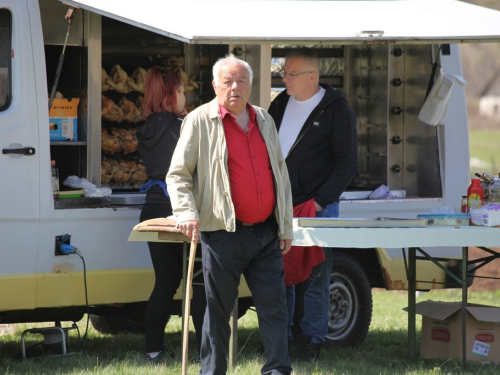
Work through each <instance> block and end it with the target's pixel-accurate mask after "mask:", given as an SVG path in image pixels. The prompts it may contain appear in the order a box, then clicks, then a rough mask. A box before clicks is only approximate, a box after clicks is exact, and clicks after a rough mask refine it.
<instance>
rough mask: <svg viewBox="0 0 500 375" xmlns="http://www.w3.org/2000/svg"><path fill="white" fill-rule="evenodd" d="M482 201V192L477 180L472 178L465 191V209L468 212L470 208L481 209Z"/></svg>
mask: <svg viewBox="0 0 500 375" xmlns="http://www.w3.org/2000/svg"><path fill="white" fill-rule="evenodd" d="M483 201H484V190H483V187H482V186H481V184H480V180H479V178H472V179H471V184H470V186H469V188H468V189H467V207H469V211H470V209H471V208H478V207H481V205H482V204H483Z"/></svg>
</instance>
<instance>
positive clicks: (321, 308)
mask: <svg viewBox="0 0 500 375" xmlns="http://www.w3.org/2000/svg"><path fill="white" fill-rule="evenodd" d="M281 75H282V77H283V82H284V83H285V85H286V91H284V92H282V93H281V94H280V95H279V96H278V97H276V99H274V100H273V102H272V103H271V106H270V108H269V113H270V114H271V116H272V117H273V119H274V121H275V123H276V126H277V128H278V132H279V138H280V143H281V147H282V151H283V155H285V157H286V164H287V168H288V173H289V175H290V182H291V186H292V196H293V205H294V207H296V206H298V205H301V204H303V203H305V202H308V201H312V202H314V208H315V211H316V217H338V216H339V198H340V195H341V194H342V192H343V191H344V190H345V189H346V187H347V185H348V184H349V182H350V181H351V179H352V178H353V176H354V174H355V173H356V170H357V164H358V162H357V135H356V119H355V115H354V112H353V111H352V110H351V108H350V107H349V104H348V103H347V99H346V98H345V95H344V94H342V93H339V92H337V91H336V90H335V89H333V88H332V87H330V86H328V85H323V84H319V76H320V64H319V58H318V54H317V53H316V51H314V50H312V49H310V48H298V49H294V50H292V51H291V52H289V53H288V54H287V56H286V60H285V70H284V71H283V72H282V74H281ZM324 252H325V261H323V262H322V263H320V264H318V265H316V266H315V267H314V268H313V269H312V273H311V275H310V276H309V278H308V279H307V280H306V281H304V282H303V283H302V285H301V286H302V290H303V291H304V301H303V303H304V306H305V308H304V316H303V317H302V319H301V321H300V328H301V331H302V334H301V335H300V336H299V337H296V338H292V337H291V326H292V322H293V313H294V305H295V288H294V286H290V287H287V303H288V311H289V314H290V317H289V321H290V324H289V326H290V329H289V339H292V340H293V341H294V343H293V350H292V358H293V357H294V358H295V359H298V360H311V359H319V357H320V352H321V347H322V345H323V344H324V342H325V336H326V334H327V332H328V320H329V314H328V312H329V310H328V309H329V304H330V293H329V287H330V274H331V270H332V252H331V249H329V248H324ZM285 262H286V258H285Z"/></svg>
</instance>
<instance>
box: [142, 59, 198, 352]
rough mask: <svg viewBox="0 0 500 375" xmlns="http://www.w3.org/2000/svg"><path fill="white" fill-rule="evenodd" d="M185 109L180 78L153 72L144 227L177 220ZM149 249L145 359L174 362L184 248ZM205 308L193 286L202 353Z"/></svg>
mask: <svg viewBox="0 0 500 375" xmlns="http://www.w3.org/2000/svg"><path fill="white" fill-rule="evenodd" d="M185 105H186V98H185V96H184V85H183V84H182V80H181V77H180V76H179V75H178V74H177V73H175V72H173V71H172V70H167V69H162V68H160V67H158V66H155V67H153V68H151V69H149V70H148V72H147V75H146V85H145V89H144V107H143V116H144V118H145V119H146V122H145V123H144V125H142V126H141V127H139V128H138V129H137V139H138V141H139V153H140V155H141V158H142V160H143V162H144V166H145V167H146V173H147V176H148V181H147V182H146V183H145V184H144V185H143V186H142V187H141V192H146V202H145V204H144V206H143V208H142V211H141V216H140V221H141V222H142V221H145V220H149V219H155V218H159V217H167V216H170V215H172V206H171V204H170V198H169V196H168V192H167V185H166V183H165V176H166V174H167V171H168V168H169V167H170V161H171V159H172V154H173V152H174V149H175V146H176V144H177V140H178V139H179V135H180V128H181V123H182V119H181V118H180V117H183V116H185V115H186V113H187V112H186V110H185ZM148 246H149V252H150V254H151V260H152V263H153V269H154V273H155V285H154V288H153V292H152V293H151V296H150V297H149V301H148V304H147V307H146V316H145V326H146V327H145V328H146V329H145V334H146V358H147V359H152V360H164V359H165V355H166V354H167V355H169V356H171V357H173V352H172V351H171V350H169V349H168V348H167V347H166V346H165V345H164V336H165V327H166V325H167V323H168V320H169V318H170V307H171V304H172V301H173V298H174V295H175V292H176V291H177V288H178V287H179V285H180V282H181V279H182V262H183V257H182V244H173V243H160V242H148ZM198 256H199V255H198ZM200 257H201V256H200ZM202 278H203V274H200V275H199V276H197V278H195V280H193V282H195V283H200V284H203V279H202ZM198 279H201V280H198ZM205 306H206V298H205V289H204V286H203V285H193V301H192V309H191V311H192V316H193V324H194V326H195V329H196V336H197V339H198V350H199V348H200V344H201V327H202V324H203V315H204V313H205ZM187 318H189V317H187Z"/></svg>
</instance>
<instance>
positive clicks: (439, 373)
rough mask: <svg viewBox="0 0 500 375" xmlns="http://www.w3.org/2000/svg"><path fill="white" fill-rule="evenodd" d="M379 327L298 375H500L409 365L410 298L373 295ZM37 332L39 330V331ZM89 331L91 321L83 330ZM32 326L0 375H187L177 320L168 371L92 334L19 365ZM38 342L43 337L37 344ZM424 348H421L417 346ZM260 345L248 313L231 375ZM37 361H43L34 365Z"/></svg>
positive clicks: (252, 363)
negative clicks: (56, 353)
mask: <svg viewBox="0 0 500 375" xmlns="http://www.w3.org/2000/svg"><path fill="white" fill-rule="evenodd" d="M373 297H374V298H373V301H374V306H373V319H372V324H371V327H370V331H369V333H368V336H367V338H366V340H365V341H364V342H363V343H362V344H361V345H360V346H358V347H355V348H336V347H329V348H327V349H325V350H324V351H323V355H322V358H321V360H320V361H317V362H312V363H294V364H293V367H294V369H295V371H294V374H295V375H360V374H361V375H365V374H366V375H379V374H385V375H389V374H391V375H400V374H401V375H405V374H408V375H410V374H411V375H445V374H488V375H489V374H491V375H493V374H498V373H500V365H495V364H479V363H475V362H469V363H468V364H467V371H462V370H461V362H460V361H456V360H446V359H443V360H418V361H417V362H416V363H410V362H409V361H408V357H407V356H408V331H407V327H408V324H407V319H408V316H407V313H406V312H405V311H403V310H402V309H403V308H404V307H406V306H407V299H408V295H407V293H406V292H404V291H402V292H387V291H380V290H374V293H373ZM499 297H500V293H499V292H488V293H477V292H471V293H470V294H469V301H470V302H475V303H482V304H487V305H496V306H499V305H500V298H499ZM428 299H431V300H442V301H459V300H460V294H459V291H457V290H451V291H450V290H448V291H437V290H435V291H432V292H429V293H424V294H420V295H419V296H418V298H417V301H422V300H428ZM37 326H39V325H37ZM78 326H79V327H80V330H81V331H82V333H83V331H84V330H85V320H82V321H80V322H79V323H78ZM420 326H421V318H420V316H417V331H418V334H417V336H418V337H420ZM31 327H34V325H18V326H17V332H16V334H14V335H5V336H0V373H1V374H4V375H14V374H16V375H25V374H47V375H49V374H50V375H52V374H57V375H63V374H64V375H83V374H99V375H104V374H106V375H153V374H172V375H179V374H181V360H180V358H181V331H180V329H181V323H180V319H179V318H177V317H175V318H172V321H171V322H170V323H169V325H168V326H167V332H168V334H167V341H168V344H169V345H170V347H171V348H172V349H173V350H174V352H175V354H176V357H175V358H174V359H173V360H170V361H167V362H166V363H163V364H152V363H150V362H145V361H144V360H142V349H143V346H144V338H143V336H141V335H132V334H127V335H117V336H105V335H101V334H99V333H98V332H95V331H94V330H93V329H92V328H90V330H89V336H88V338H87V340H86V341H85V343H84V345H83V351H82V352H77V353H75V354H74V355H71V356H66V357H49V356H41V355H40V347H39V345H38V346H37V344H38V343H39V341H40V337H41V336H40V335H31V334H28V335H26V340H27V346H28V347H31V349H29V351H28V356H30V357H31V359H29V360H25V361H21V360H20V354H21V333H22V331H23V330H24V329H27V328H31ZM38 336H40V337H38ZM195 341H196V340H195V337H194V332H193V331H191V332H190V353H189V355H190V358H195V356H196V351H195V350H194V349H193V347H194V346H195ZM70 345H71V347H72V348H73V351H76V349H77V348H78V337H77V335H76V333H75V330H73V331H71V334H70ZM417 346H418V348H419V347H420V343H419V342H418V343H417ZM261 351H262V343H261V340H260V335H259V331H258V326H257V320H256V315H255V312H252V311H250V312H249V313H247V314H246V315H245V316H244V317H243V318H241V319H240V321H239V336H238V365H237V367H236V368H235V369H234V370H232V371H230V372H229V373H228V374H229V375H257V374H260V368H261V366H262V365H263V363H264V358H263V356H262V354H261ZM36 356H38V357H36ZM198 372H199V366H198V365H197V364H196V363H194V362H192V363H191V364H190V366H189V374H192V375H195V374H198Z"/></svg>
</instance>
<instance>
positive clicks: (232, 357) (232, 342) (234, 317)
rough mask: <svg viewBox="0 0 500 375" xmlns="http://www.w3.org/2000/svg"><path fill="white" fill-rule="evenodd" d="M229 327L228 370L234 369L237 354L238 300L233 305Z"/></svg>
mask: <svg viewBox="0 0 500 375" xmlns="http://www.w3.org/2000/svg"><path fill="white" fill-rule="evenodd" d="M229 325H230V326H231V336H230V338H229V369H230V370H232V369H234V368H235V367H236V356H237V354H238V299H236V302H235V303H234V308H233V311H232V312H231V317H230V318H229Z"/></svg>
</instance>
